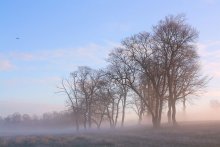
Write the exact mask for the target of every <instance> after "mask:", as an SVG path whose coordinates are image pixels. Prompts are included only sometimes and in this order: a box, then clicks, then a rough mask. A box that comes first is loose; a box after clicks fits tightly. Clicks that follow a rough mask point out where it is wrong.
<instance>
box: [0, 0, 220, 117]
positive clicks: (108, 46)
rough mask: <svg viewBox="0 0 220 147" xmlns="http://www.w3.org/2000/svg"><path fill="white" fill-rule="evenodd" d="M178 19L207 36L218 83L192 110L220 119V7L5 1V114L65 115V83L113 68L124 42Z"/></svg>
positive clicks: (0, 80)
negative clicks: (82, 71)
mask: <svg viewBox="0 0 220 147" xmlns="http://www.w3.org/2000/svg"><path fill="white" fill-rule="evenodd" d="M177 14H185V15H186V18H187V23H189V24H190V25H192V26H193V27H195V28H196V29H197V30H198V31H199V39H198V41H197V49H198V53H199V55H200V57H201V59H200V61H201V65H202V72H203V73H204V74H207V75H209V76H210V77H212V80H211V81H210V82H209V84H208V86H207V88H206V92H205V93H204V94H203V95H202V96H200V97H193V100H192V101H190V102H189V103H188V110H187V111H190V112H191V114H195V115H197V116H201V117H200V118H198V119H204V118H205V117H206V116H208V117H210V118H209V119H216V118H217V117H218V118H219V119H220V84H219V83H220V28H219V26H220V19H219V14H220V1H218V0H166V1H165V0H135V1H134V0H31V1H30V0H1V1H0V20H1V21H0V22H1V23H0V34H1V35H0V115H1V116H6V115H8V114H11V113H13V112H20V113H29V114H41V113H43V112H47V111H62V110H65V109H66V108H65V105H66V103H65V100H66V97H65V95H62V94H57V93H56V92H57V91H58V89H57V86H59V84H60V82H61V79H62V78H65V77H68V75H69V73H70V72H72V71H74V70H75V69H76V68H77V66H90V67H92V68H95V69H98V68H103V67H105V66H106V64H107V63H106V62H105V59H106V58H107V56H108V53H109V52H110V51H111V50H112V49H113V48H114V47H117V46H118V45H119V44H120V41H121V40H122V39H123V38H125V37H128V36H130V35H133V34H135V33H138V32H141V31H151V30H152V26H153V25H156V24H157V23H158V21H159V20H161V19H163V18H164V17H165V16H167V15H177ZM179 111H181V110H179ZM194 118H195V117H194Z"/></svg>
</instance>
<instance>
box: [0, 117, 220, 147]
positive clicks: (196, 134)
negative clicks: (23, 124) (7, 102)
mask: <svg viewBox="0 0 220 147" xmlns="http://www.w3.org/2000/svg"><path fill="white" fill-rule="evenodd" d="M4 146H5V147H102V146H103V147H147V146H149V147H151V146H152V147H157V146H160V147H185V146H187V147H188V146H190V147H191V146H192V147H194V146H198V147H220V122H219V121H216V122H184V123H183V122H182V123H180V124H179V126H178V127H175V128H172V127H170V126H167V125H163V126H162V128H161V129H156V130H155V129H152V128H151V127H150V126H138V127H136V126H133V127H129V128H124V129H116V130H113V129H104V130H99V131H98V130H89V131H84V132H80V133H71V131H69V132H64V131H61V132H60V133H59V132H57V133H52V132H48V133H42V134H41V133H39V132H38V133H37V134H34V133H33V132H32V133H29V134H28V133H26V134H25V135H24V134H23V135H21V134H20V135H19V134H18V133H17V134H16V135H12V134H10V135H4V134H2V133H1V137H0V147H4Z"/></svg>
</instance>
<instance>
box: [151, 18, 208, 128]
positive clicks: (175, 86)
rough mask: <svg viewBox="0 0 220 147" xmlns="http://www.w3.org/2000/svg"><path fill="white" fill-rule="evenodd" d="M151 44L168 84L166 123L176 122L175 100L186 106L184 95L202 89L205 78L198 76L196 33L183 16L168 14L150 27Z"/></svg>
mask: <svg viewBox="0 0 220 147" xmlns="http://www.w3.org/2000/svg"><path fill="white" fill-rule="evenodd" d="M153 32H154V35H153V42H154V43H153V44H154V47H155V50H157V52H158V53H159V54H160V56H161V61H162V62H163V63H164V66H163V67H162V68H163V69H164V70H165V71H166V76H167V84H168V89H169V90H168V122H169V123H170V122H171V120H172V122H173V124H174V125H175V124H176V118H175V116H176V101H177V100H178V99H181V100H182V101H183V104H184V107H185V101H186V96H188V95H190V94H195V93H197V92H198V91H199V90H201V89H202V88H203V87H204V86H205V83H206V81H207V78H206V77H202V76H200V75H199V73H200V70H199V64H198V62H199V61H198V60H199V58H198V54H197V52H196V47H195V42H196V39H197V38H198V32H197V31H196V30H195V29H194V28H193V27H191V26H190V25H188V24H186V22H185V17H184V16H183V15H177V16H167V17H165V19H164V20H161V21H160V22H159V24H158V25H156V26H154V28H153Z"/></svg>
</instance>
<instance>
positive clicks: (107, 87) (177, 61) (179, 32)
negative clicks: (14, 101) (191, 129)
mask: <svg viewBox="0 0 220 147" xmlns="http://www.w3.org/2000/svg"><path fill="white" fill-rule="evenodd" d="M197 39H198V32H197V31H196V29H194V28H193V27H191V26H190V25H188V24H187V23H186V22H185V17H184V16H180V15H178V16H167V17H165V19H164V20H161V21H159V23H158V24H157V25H155V26H153V27H152V32H141V33H138V34H135V35H133V36H131V37H128V38H125V39H124V40H122V42H121V44H120V46H119V47H117V48H115V49H113V50H112V51H111V53H110V54H109V57H108V59H107V62H108V66H107V67H106V68H104V69H98V70H95V69H91V68H89V67H85V66H84V67H79V68H78V69H77V70H76V71H73V72H72V73H71V74H70V76H69V77H68V78H66V79H63V80H62V83H61V86H60V87H59V88H60V92H64V93H65V94H66V96H67V98H68V99H67V101H68V106H69V109H70V110H71V111H72V112H73V114H74V116H75V118H76V119H74V121H75V124H76V129H77V130H78V129H79V127H80V126H81V125H82V126H83V127H84V128H90V127H91V126H92V125H96V126H97V127H98V128H99V127H100V126H101V124H102V122H103V120H106V121H108V123H109V125H110V127H113V128H114V127H115V126H117V125H119V123H120V125H121V126H123V125H124V120H125V115H126V113H125V112H126V109H128V108H127V104H128V103H129V104H130V106H131V105H132V106H131V107H132V108H135V110H136V111H135V112H136V113H137V114H138V116H139V120H140V121H141V119H142V116H143V115H144V114H148V115H150V116H151V118H152V124H153V127H155V128H157V127H160V124H161V117H162V114H167V117H168V122H169V123H171V124H173V125H176V124H177V122H176V109H177V108H176V107H177V103H179V102H181V103H183V107H184V108H186V101H187V100H188V99H189V98H190V96H191V95H198V94H200V92H201V91H202V90H203V88H204V87H205V85H206V83H207V81H208V79H207V76H203V75H202V74H201V72H200V64H199V55H198V53H197V49H196V41H197ZM165 110H167V112H164V111H165Z"/></svg>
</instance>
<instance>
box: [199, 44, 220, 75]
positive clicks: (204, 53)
mask: <svg viewBox="0 0 220 147" xmlns="http://www.w3.org/2000/svg"><path fill="white" fill-rule="evenodd" d="M197 46H198V53H199V55H200V56H201V61H202V66H203V70H204V71H205V72H208V73H209V74H211V76H214V77H215V78H220V41H207V42H203V43H199V44H197Z"/></svg>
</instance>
